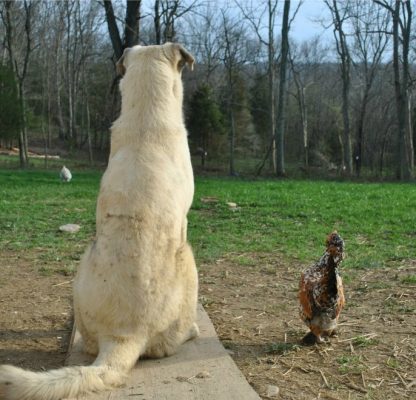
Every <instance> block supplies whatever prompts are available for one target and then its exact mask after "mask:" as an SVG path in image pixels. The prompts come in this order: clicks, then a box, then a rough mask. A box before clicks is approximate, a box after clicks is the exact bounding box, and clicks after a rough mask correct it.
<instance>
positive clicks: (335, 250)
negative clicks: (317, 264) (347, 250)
mask: <svg viewBox="0 0 416 400" xmlns="http://www.w3.org/2000/svg"><path fill="white" fill-rule="evenodd" d="M326 250H327V252H328V253H329V254H331V255H332V256H333V257H334V259H335V260H336V259H337V258H338V260H336V261H341V260H342V259H343V258H344V240H343V239H342V238H341V236H339V235H338V232H337V231H334V232H332V233H330V234H329V235H328V237H327V238H326Z"/></svg>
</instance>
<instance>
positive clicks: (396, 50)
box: [374, 0, 414, 180]
mask: <svg viewBox="0 0 416 400" xmlns="http://www.w3.org/2000/svg"><path fill="white" fill-rule="evenodd" d="M374 2H375V3H377V4H378V5H380V6H382V7H384V8H385V9H387V10H388V12H389V13H390V15H391V16H392V20H393V71H394V89H395V98H396V109H397V111H396V112H397V127H398V140H397V153H396V158H397V171H396V175H397V178H398V179H404V180H408V179H412V178H413V176H414V149H413V132H412V125H411V112H410V109H411V106H410V105H411V96H410V89H411V81H410V79H409V78H410V68H409V49H410V34H411V27H412V2H411V1H401V0H395V1H394V4H392V3H391V2H389V1H387V0H374ZM400 50H401V51H400Z"/></svg>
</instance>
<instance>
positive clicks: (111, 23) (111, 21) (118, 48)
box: [104, 0, 123, 60]
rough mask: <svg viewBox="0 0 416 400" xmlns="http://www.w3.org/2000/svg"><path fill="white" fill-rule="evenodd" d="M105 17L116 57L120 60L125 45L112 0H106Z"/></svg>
mask: <svg viewBox="0 0 416 400" xmlns="http://www.w3.org/2000/svg"><path fill="white" fill-rule="evenodd" d="M104 8H105V19H106V21H107V27H108V33H109V35H110V40H111V44H112V46H113V50H114V55H115V58H116V59H117V60H118V59H119V58H120V57H121V56H122V55H123V45H122V42H121V38H120V32H119V30H118V26H117V21H116V17H115V16H114V9H113V4H112V3H111V0H104Z"/></svg>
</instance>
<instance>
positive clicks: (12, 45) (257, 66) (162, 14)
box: [0, 0, 416, 180]
mask: <svg viewBox="0 0 416 400" xmlns="http://www.w3.org/2000/svg"><path fill="white" fill-rule="evenodd" d="M308 1H309V0H305V1H294V0H292V1H291V0H282V1H277V0H276V1H274V0H273V1H272V0H260V1H256V2H254V1H251V0H229V1H226V0H224V1H221V2H220V1H218V2H213V1H208V0H197V1H195V0H148V1H145V0H141V1H124V0H123V1H121V0H120V1H114V0H113V1H111V0H103V1H79V0H66V1H58V2H55V1H46V0H24V1H2V2H1V3H0V17H1V19H0V21H1V22H0V39H1V40H0V50H1V52H0V79H1V81H0V88H1V92H0V104H1V119H0V144H1V149H0V150H7V149H9V148H12V147H18V148H19V155H20V165H21V167H23V168H26V167H28V166H29V164H30V161H29V159H28V149H32V150H34V151H36V152H38V153H41V154H45V156H46V159H45V165H46V166H47V156H48V155H50V154H62V155H66V156H69V157H79V158H82V157H84V158H85V159H87V160H89V162H90V163H91V164H92V163H94V162H101V163H105V162H106V160H107V156H108V151H109V128H110V126H111V122H112V121H113V120H114V119H115V118H116V116H117V113H118V109H119V97H118V88H117V84H118V80H117V76H116V69H115V62H116V61H117V59H118V58H120V56H121V54H122V52H123V50H124V49H125V48H127V47H130V46H132V45H134V44H136V43H140V44H143V45H152V44H158V43H164V42H166V41H178V42H181V43H182V44H183V45H184V46H185V47H186V48H187V49H188V50H189V51H190V52H191V53H192V54H193V55H194V56H195V58H196V68H195V71H194V72H193V73H192V74H191V73H186V74H184V80H185V89H186V92H185V109H184V113H185V116H186V119H187V121H188V130H189V143H190V147H191V152H192V154H193V155H194V156H195V157H194V158H195V160H194V161H195V163H194V164H195V166H196V167H198V168H200V169H203V170H205V171H208V172H209V171H211V170H215V171H217V170H219V171H222V173H226V174H231V175H239V174H262V175H271V176H286V175H289V176H297V175H299V174H300V175H303V176H304V175H306V176H345V177H351V178H352V177H354V176H357V177H364V178H394V179H399V180H411V179H413V177H414V151H415V150H414V145H413V142H414V139H415V130H414V125H415V118H416V108H415V104H414V91H415V84H414V81H415V75H416V74H415V73H416V71H415V57H416V46H414V39H415V34H416V28H415V23H414V15H413V8H414V3H412V1H399V0H372V1H359V0H322V1H321V2H319V3H320V4H319V7H321V8H320V9H321V10H322V12H321V15H320V17H319V18H316V14H315V16H307V17H309V18H310V19H314V22H313V23H314V24H316V26H317V27H318V28H319V29H320V31H321V32H322V33H321V34H320V35H318V36H312V37H310V38H309V39H307V40H304V41H302V40H300V39H299V38H297V37H296V35H295V34H294V33H293V32H294V29H293V28H295V27H296V26H297V24H300V18H299V15H300V14H301V13H302V9H304V10H306V6H307V2H308ZM315 4H316V3H315Z"/></svg>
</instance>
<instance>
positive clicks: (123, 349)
mask: <svg viewBox="0 0 416 400" xmlns="http://www.w3.org/2000/svg"><path fill="white" fill-rule="evenodd" d="M133 345H134V346H133ZM102 348H103V350H102V351H101V350H100V353H99V355H98V357H97V359H96V360H95V362H94V364H93V365H90V366H74V367H64V368H60V369H55V370H50V371H46V372H32V371H27V370H24V369H21V368H17V367H13V366H11V365H2V366H0V399H1V400H61V399H65V398H68V397H71V398H72V397H77V396H78V395H81V394H86V393H89V392H95V391H102V390H105V389H110V388H111V387H115V386H120V385H121V384H123V383H124V380H125V378H126V375H127V373H128V372H129V371H130V369H131V368H133V366H134V364H135V363H136V361H137V359H138V358H139V355H140V353H141V350H142V348H140V347H139V346H138V344H137V343H127V342H126V341H123V342H121V343H120V342H118V343H113V342H109V343H108V345H107V346H102Z"/></svg>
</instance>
